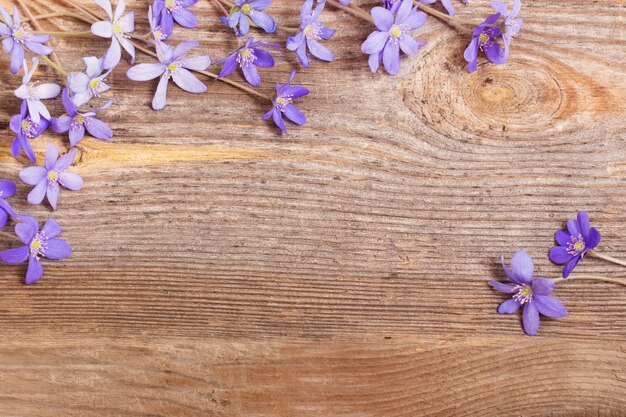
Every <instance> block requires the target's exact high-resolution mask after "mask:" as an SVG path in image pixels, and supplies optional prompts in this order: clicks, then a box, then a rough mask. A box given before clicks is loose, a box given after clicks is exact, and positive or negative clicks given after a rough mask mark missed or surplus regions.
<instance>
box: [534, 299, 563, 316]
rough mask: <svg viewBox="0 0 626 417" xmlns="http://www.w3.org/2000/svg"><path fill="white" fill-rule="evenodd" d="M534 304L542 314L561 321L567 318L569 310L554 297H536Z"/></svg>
mask: <svg viewBox="0 0 626 417" xmlns="http://www.w3.org/2000/svg"><path fill="white" fill-rule="evenodd" d="M533 304H535V305H536V306H537V310H539V312H540V313H541V314H543V315H544V316H547V317H551V318H553V319H560V318H561V317H565V316H567V309H566V308H565V306H564V305H563V303H562V302H561V301H560V300H559V299H557V298H554V297H551V296H549V295H534V296H533Z"/></svg>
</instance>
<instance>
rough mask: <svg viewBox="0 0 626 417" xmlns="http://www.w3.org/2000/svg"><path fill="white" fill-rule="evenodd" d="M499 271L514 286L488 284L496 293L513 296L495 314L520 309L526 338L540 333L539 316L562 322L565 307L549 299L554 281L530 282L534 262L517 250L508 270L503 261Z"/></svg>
mask: <svg viewBox="0 0 626 417" xmlns="http://www.w3.org/2000/svg"><path fill="white" fill-rule="evenodd" d="M502 267H503V268H504V273H505V274H506V276H507V277H508V278H509V280H510V281H511V282H512V283H513V284H515V285H514V286H513V285H508V284H504V283H502V282H498V281H495V280H491V281H489V282H490V284H491V286H493V288H495V289H496V290H498V291H500V292H502V293H505V294H512V297H513V298H512V299H510V300H507V301H505V302H503V303H502V304H500V306H499V307H498V313H500V314H511V313H515V312H516V311H517V310H519V308H520V307H521V306H524V311H523V312H522V323H523V325H524V331H525V332H526V334H527V335H529V336H534V335H535V334H537V330H539V313H541V314H543V315H544V316H547V317H552V318H561V317H565V316H566V315H567V310H566V309H565V306H563V304H562V303H561V302H560V301H559V300H558V299H556V298H554V297H552V296H550V293H551V292H552V290H553V289H554V281H553V280H551V279H547V278H534V279H533V270H534V265H533V260H532V258H531V257H530V255H528V254H527V253H526V252H525V251H524V250H519V251H517V253H516V254H515V255H513V258H512V259H511V269H510V270H509V269H508V268H507V267H506V265H505V264H504V256H503V257H502Z"/></svg>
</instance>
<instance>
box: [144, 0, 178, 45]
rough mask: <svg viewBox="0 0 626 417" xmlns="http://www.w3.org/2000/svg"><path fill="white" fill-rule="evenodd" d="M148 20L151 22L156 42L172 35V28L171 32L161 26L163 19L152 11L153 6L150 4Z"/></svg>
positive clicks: (151, 29)
mask: <svg viewBox="0 0 626 417" xmlns="http://www.w3.org/2000/svg"><path fill="white" fill-rule="evenodd" d="M148 22H149V23H150V33H151V34H152V37H153V38H154V41H155V42H160V41H165V40H167V39H168V38H169V37H170V36H171V35H172V32H173V29H172V28H170V31H169V32H166V31H165V29H163V27H161V24H160V23H161V19H160V17H159V16H155V14H154V13H152V6H148Z"/></svg>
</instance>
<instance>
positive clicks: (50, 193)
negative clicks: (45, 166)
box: [46, 183, 59, 210]
mask: <svg viewBox="0 0 626 417" xmlns="http://www.w3.org/2000/svg"><path fill="white" fill-rule="evenodd" d="M46 197H47V198H48V202H49V203H50V206H51V207H52V209H53V210H56V209H57V202H58V201H59V184H58V183H53V184H48V187H47V188H46Z"/></svg>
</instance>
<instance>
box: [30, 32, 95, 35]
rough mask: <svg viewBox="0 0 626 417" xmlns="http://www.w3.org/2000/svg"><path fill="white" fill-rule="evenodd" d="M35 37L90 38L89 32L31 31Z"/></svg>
mask: <svg viewBox="0 0 626 417" xmlns="http://www.w3.org/2000/svg"><path fill="white" fill-rule="evenodd" d="M33 33H35V34H37V35H50V36H90V35H91V31H85V32H46V31H33Z"/></svg>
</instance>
